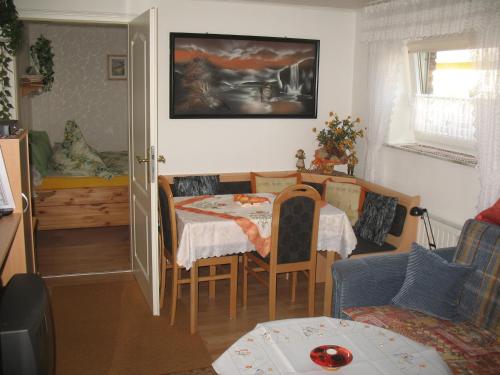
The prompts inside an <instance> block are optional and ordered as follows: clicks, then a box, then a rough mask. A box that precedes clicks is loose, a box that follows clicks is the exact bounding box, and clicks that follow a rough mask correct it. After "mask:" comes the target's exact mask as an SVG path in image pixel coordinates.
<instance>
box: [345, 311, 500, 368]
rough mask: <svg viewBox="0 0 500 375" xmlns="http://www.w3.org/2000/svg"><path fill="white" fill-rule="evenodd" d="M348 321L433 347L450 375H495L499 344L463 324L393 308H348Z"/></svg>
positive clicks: (491, 336)
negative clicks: (371, 326) (386, 330)
mask: <svg viewBox="0 0 500 375" xmlns="http://www.w3.org/2000/svg"><path fill="white" fill-rule="evenodd" d="M343 312H344V313H345V314H346V315H347V316H348V317H350V318H351V319H353V320H355V321H359V322H364V323H367V324H373V325H375V326H378V327H382V328H386V329H389V330H392V331H394V332H396V333H399V334H402V335H405V336H407V337H409V338H410V339H412V340H415V341H417V342H419V343H421V344H423V345H427V346H432V347H434V348H435V349H436V350H437V351H438V352H439V353H440V354H441V357H442V358H443V360H444V361H445V362H446V363H447V364H448V366H450V368H451V369H452V371H453V373H454V374H484V375H488V374H492V375H493V374H498V369H499V368H500V340H499V339H498V338H497V336H496V335H494V334H492V333H491V332H489V331H487V330H485V329H481V328H478V327H475V326H473V325H472V324H470V323H466V322H461V323H457V322H452V321H449V320H442V319H439V318H434V317H431V316H429V315H427V314H423V313H420V312H417V311H412V310H406V309H401V308H398V307H396V306H370V307H351V308H347V309H344V310H343Z"/></svg>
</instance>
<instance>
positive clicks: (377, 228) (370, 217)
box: [354, 191, 398, 246]
mask: <svg viewBox="0 0 500 375" xmlns="http://www.w3.org/2000/svg"><path fill="white" fill-rule="evenodd" d="M397 204H398V200H397V198H392V197H387V196H385V195H381V194H377V193H374V192H371V191H369V192H368V193H366V197H365V201H364V203H363V212H362V213H361V216H360V218H359V220H358V221H357V222H356V224H355V225H354V232H355V233H356V234H357V235H358V236H360V237H361V238H363V239H365V240H368V241H371V242H375V243H376V244H377V245H379V246H382V245H383V243H384V240H385V237H386V235H387V233H388V232H389V230H390V229H391V225H392V222H393V220H394V215H395V214H396V205H397Z"/></svg>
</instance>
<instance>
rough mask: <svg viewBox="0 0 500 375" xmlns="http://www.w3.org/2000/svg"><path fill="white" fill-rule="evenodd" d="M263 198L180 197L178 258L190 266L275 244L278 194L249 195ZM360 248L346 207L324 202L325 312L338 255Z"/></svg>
mask: <svg viewBox="0 0 500 375" xmlns="http://www.w3.org/2000/svg"><path fill="white" fill-rule="evenodd" d="M248 196H251V197H259V198H263V200H264V202H263V203H261V204H255V205H241V204H240V203H239V202H237V201H235V200H234V195H232V194H228V195H209V196H207V195H206V196H198V197H175V198H174V202H175V208H176V217H177V230H178V238H179V246H178V249H177V263H178V264H179V265H181V266H184V267H186V269H189V268H190V267H191V265H192V263H193V262H194V261H196V260H198V259H202V258H209V257H215V256H223V255H229V254H235V253H243V252H248V251H254V250H257V251H258V252H259V253H260V254H261V255H262V256H266V255H267V254H268V253H269V249H270V236H271V222H272V207H273V202H274V199H275V197H276V196H275V195H274V194H248ZM355 247H356V236H355V234H354V232H353V230H352V227H351V224H350V222H349V219H348V217H347V215H346V214H345V212H343V211H341V210H339V209H338V208H336V207H333V206H332V205H330V204H328V203H326V202H324V203H323V205H322V207H321V210H320V220H319V229H318V250H326V262H325V263H326V265H325V266H326V282H325V293H324V314H325V315H330V313H331V300H332V289H333V288H332V279H331V266H332V263H333V261H334V258H335V254H338V256H339V257H341V258H346V257H347V256H348V255H349V254H350V253H351V252H352V251H353V249H354V248H355Z"/></svg>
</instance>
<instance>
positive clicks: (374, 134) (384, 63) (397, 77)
mask: <svg viewBox="0 0 500 375" xmlns="http://www.w3.org/2000/svg"><path fill="white" fill-rule="evenodd" d="M369 48H370V49H369V55H368V61H369V66H368V100H369V111H368V127H367V129H366V152H365V174H364V178H365V179H366V180H368V181H371V182H379V181H377V178H378V176H379V174H378V173H377V168H378V166H379V165H380V160H379V158H378V155H379V152H380V149H381V147H382V145H383V144H384V140H385V137H386V134H387V130H388V128H389V124H390V122H391V116H392V110H393V108H394V102H395V100H396V97H397V95H398V91H399V90H400V84H401V74H402V67H403V66H404V60H403V59H404V44H403V42H401V41H382V42H373V43H371V44H370V47H369Z"/></svg>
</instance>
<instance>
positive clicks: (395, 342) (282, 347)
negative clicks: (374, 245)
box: [212, 317, 451, 375]
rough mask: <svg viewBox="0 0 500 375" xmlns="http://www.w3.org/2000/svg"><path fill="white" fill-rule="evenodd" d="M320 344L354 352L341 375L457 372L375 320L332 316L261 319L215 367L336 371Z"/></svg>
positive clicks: (225, 371) (262, 372)
mask: <svg viewBox="0 0 500 375" xmlns="http://www.w3.org/2000/svg"><path fill="white" fill-rule="evenodd" d="M320 345H339V346H343V347H345V348H347V349H349V350H350V351H351V353H352V355H353V361H352V362H351V363H350V364H349V365H347V366H345V367H343V368H340V369H339V370H338V371H336V372H335V374H338V375H346V374H349V375H351V374H361V375H366V374H370V375H393V374H394V375H396V374H398V375H399V374H408V375H410V374H415V375H417V374H418V375H426V374H429V375H439V374H451V370H450V369H449V368H448V366H447V365H446V363H445V362H444V361H443V360H442V359H441V357H440V356H439V354H438V353H437V352H436V350H435V349H434V348H431V347H428V346H424V345H421V344H419V343H417V342H415V341H413V340H410V339H409V338H407V337H405V336H402V335H399V334H397V333H394V332H392V331H389V330H386V329H383V328H379V327H375V326H372V325H370V324H365V323H360V322H354V321H350V320H342V319H333V318H327V317H318V318H303V319H286V320H276V321H272V322H266V323H261V324H257V326H256V327H255V329H254V330H252V331H251V332H249V333H247V334H246V335H244V336H243V337H241V338H240V339H239V340H238V341H236V343H234V344H233V345H232V346H231V347H230V348H229V349H228V350H226V351H225V352H224V353H223V354H222V355H221V356H220V357H219V358H218V359H217V360H216V361H215V362H214V363H213V364H212V366H213V368H214V369H215V371H216V372H217V373H218V374H221V375H237V374H241V375H250V374H252V375H257V374H258V375H278V374H309V375H315V374H325V373H331V372H330V371H326V370H323V369H322V368H321V367H320V366H318V365H316V364H315V363H314V362H312V361H311V359H310V356H309V355H310V352H311V350H312V349H314V348H315V347H317V346H320Z"/></svg>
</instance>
